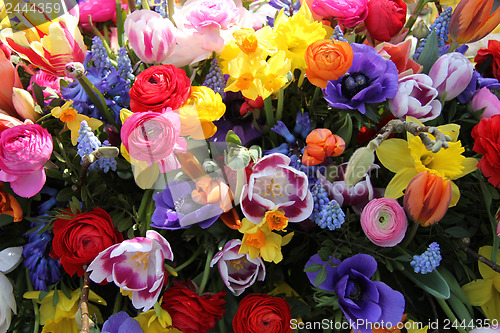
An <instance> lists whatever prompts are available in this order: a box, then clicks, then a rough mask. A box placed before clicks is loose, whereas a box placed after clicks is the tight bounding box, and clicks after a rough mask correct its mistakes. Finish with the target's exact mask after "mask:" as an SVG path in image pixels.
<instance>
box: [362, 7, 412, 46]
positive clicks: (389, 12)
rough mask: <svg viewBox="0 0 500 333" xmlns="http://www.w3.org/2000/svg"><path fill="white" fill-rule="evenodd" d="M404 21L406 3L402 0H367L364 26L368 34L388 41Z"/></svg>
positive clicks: (397, 31)
mask: <svg viewBox="0 0 500 333" xmlns="http://www.w3.org/2000/svg"><path fill="white" fill-rule="evenodd" d="M405 22H406V4H405V3H404V1H403V0H369V1H368V16H367V17H366V20H365V26H366V29H367V30H368V32H369V33H370V36H372V38H374V39H376V40H380V41H384V42H388V41H390V40H391V38H392V37H394V36H396V35H397V34H398V33H399V32H400V31H401V29H402V28H403V26H404V24H405Z"/></svg>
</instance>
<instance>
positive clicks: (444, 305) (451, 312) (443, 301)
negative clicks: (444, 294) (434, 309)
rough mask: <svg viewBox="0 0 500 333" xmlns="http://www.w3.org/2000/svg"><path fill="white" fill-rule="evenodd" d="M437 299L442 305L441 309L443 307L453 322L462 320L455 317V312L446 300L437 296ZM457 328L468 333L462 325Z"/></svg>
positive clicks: (461, 332) (463, 332)
mask: <svg viewBox="0 0 500 333" xmlns="http://www.w3.org/2000/svg"><path fill="white" fill-rule="evenodd" d="M436 300H437V302H438V304H439V305H440V306H441V309H443V311H444V313H445V314H446V316H447V317H448V319H450V321H451V322H452V323H457V322H460V321H458V319H457V317H455V314H454V313H453V311H451V309H450V307H449V306H448V304H447V303H446V301H445V300H444V299H440V298H436ZM456 329H457V331H458V332H460V333H467V331H466V330H465V329H464V328H462V327H460V326H459V327H457V328H456Z"/></svg>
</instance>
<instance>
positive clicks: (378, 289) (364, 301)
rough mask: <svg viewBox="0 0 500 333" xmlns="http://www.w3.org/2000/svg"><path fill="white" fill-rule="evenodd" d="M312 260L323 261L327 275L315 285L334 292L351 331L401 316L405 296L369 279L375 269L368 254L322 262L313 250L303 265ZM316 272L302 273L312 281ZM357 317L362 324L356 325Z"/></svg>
mask: <svg viewBox="0 0 500 333" xmlns="http://www.w3.org/2000/svg"><path fill="white" fill-rule="evenodd" d="M312 264H320V265H325V268H324V269H326V272H327V277H326V280H325V282H323V283H322V284H321V285H320V286H319V288H320V289H323V290H327V291H333V292H335V294H336V295H337V297H338V300H339V306H340V309H341V310H342V312H344V315H345V316H346V318H347V320H349V322H351V324H352V325H353V327H354V331H355V332H357V331H360V332H361V333H368V332H371V329H370V327H371V325H370V324H369V323H384V324H388V323H399V321H400V320H401V317H402V316H403V312H404V309H405V299H404V297H403V295H402V294H401V293H400V292H398V291H395V290H393V289H392V288H391V287H389V286H388V285H386V284H385V283H383V282H380V281H372V280H370V278H371V277H372V276H373V274H375V272H376V271H377V261H376V260H375V259H374V258H373V257H372V256H370V255H367V254H356V255H355V256H353V257H351V258H347V259H345V260H344V261H340V260H338V259H336V258H333V257H331V258H330V259H329V262H325V261H323V260H321V258H320V256H319V255H318V254H315V255H314V256H312V257H311V258H310V259H309V261H308V262H307V263H306V267H307V266H309V265H312ZM318 272H319V271H316V272H307V273H306V274H307V277H308V278H309V281H310V282H311V283H313V284H314V280H315V278H316V275H317V274H318ZM361 320H362V321H363V323H365V325H366V326H358V325H357V324H359V322H360V321H361Z"/></svg>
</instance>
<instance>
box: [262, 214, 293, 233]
mask: <svg viewBox="0 0 500 333" xmlns="http://www.w3.org/2000/svg"><path fill="white" fill-rule="evenodd" d="M265 219H266V222H267V225H268V227H269V230H283V229H285V228H286V226H287V225H288V220H289V219H288V217H286V216H285V212H284V211H282V210H272V211H268V212H266V215H265ZM283 231H284V230H283Z"/></svg>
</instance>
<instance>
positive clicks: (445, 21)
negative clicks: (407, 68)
mask: <svg viewBox="0 0 500 333" xmlns="http://www.w3.org/2000/svg"><path fill="white" fill-rule="evenodd" d="M451 12H452V8H451V7H448V8H446V9H445V10H444V11H443V12H442V13H441V14H440V15H439V16H438V17H437V18H436V20H435V21H434V22H433V23H432V24H431V25H430V26H429V31H430V32H432V31H433V30H434V31H436V36H437V41H438V48H439V55H440V56H442V55H443V54H445V53H446V51H448V48H449V46H447V45H446V42H447V41H448V27H449V25H450V20H451ZM426 43H427V37H425V38H422V39H421V40H420V42H419V43H418V46H417V48H416V49H415V54H414V55H413V59H415V60H417V59H418V58H419V57H420V54H421V53H422V51H423V50H424V47H425V44H426Z"/></svg>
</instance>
